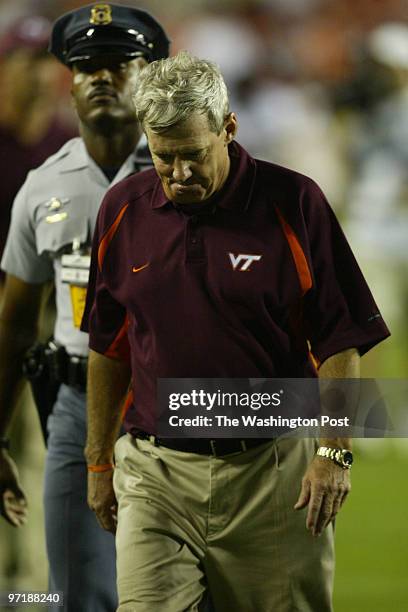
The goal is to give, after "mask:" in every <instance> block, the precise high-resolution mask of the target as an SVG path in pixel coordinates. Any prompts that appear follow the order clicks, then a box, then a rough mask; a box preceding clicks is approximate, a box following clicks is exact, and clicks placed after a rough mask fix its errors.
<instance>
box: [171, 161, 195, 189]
mask: <svg viewBox="0 0 408 612" xmlns="http://www.w3.org/2000/svg"><path fill="white" fill-rule="evenodd" d="M191 175H192V172H191V170H190V163H189V161H188V160H186V159H179V158H177V157H176V158H175V160H174V165H173V179H174V180H175V181H177V182H178V183H185V181H188V179H189V178H190V176H191Z"/></svg>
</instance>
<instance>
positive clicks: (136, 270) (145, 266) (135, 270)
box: [132, 263, 150, 272]
mask: <svg viewBox="0 0 408 612" xmlns="http://www.w3.org/2000/svg"><path fill="white" fill-rule="evenodd" d="M149 265H150V263H147V264H145V265H144V266H140V268H135V267H134V266H133V268H132V272H140V270H144V269H145V268H147V266H149Z"/></svg>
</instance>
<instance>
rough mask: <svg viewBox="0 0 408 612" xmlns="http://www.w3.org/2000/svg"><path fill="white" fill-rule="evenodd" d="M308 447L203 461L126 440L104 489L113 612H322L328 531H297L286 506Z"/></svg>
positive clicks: (310, 443)
mask: <svg viewBox="0 0 408 612" xmlns="http://www.w3.org/2000/svg"><path fill="white" fill-rule="evenodd" d="M315 449H316V446H315V441H314V440H312V439H298V440H296V439H291V438H286V439H283V438H282V439H279V440H278V441H276V442H275V441H274V442H267V443H266V444H264V445H262V446H259V447H257V448H254V449H251V450H249V451H247V452H245V453H236V454H232V455H228V456H225V457H223V458H219V457H207V456H203V455H196V454H191V453H181V452H178V451H173V450H170V449H167V448H164V447H155V446H154V445H153V444H152V443H150V442H149V441H146V440H135V439H133V438H132V437H131V436H129V435H127V436H124V437H122V438H120V439H119V440H118V442H117V444H116V449H115V454H116V462H117V467H116V470H115V475H114V486H115V492H116V496H117V498H118V503H119V511H118V530H117V536H116V548H117V573H118V592H119V602H120V605H119V608H118V610H119V611H120V612H185V611H187V610H188V611H197V610H200V602H201V600H202V598H203V595H204V593H205V591H206V589H207V587H209V589H210V591H211V595H212V598H213V601H214V605H215V609H216V611H217V612H329V611H330V610H331V609H332V608H331V595H332V582H333V570H334V552H333V528H332V525H330V526H329V527H328V528H327V529H326V530H325V531H324V532H323V534H322V535H321V536H320V537H319V538H313V537H312V535H311V534H310V532H309V531H307V530H306V527H305V522H306V511H305V510H302V511H295V510H293V505H294V504H295V502H296V499H297V497H298V495H299V491H300V483H301V479H302V476H303V474H304V472H305V469H306V466H307V465H308V463H309V461H310V460H311V458H312V456H313V453H314V452H315Z"/></svg>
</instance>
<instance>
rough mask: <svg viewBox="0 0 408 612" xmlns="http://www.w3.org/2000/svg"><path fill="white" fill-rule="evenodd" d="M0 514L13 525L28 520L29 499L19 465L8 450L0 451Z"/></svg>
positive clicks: (17, 525)
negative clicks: (20, 475) (21, 478)
mask: <svg viewBox="0 0 408 612" xmlns="http://www.w3.org/2000/svg"><path fill="white" fill-rule="evenodd" d="M0 514H1V515H2V516H4V518H5V519H6V521H8V522H9V523H10V525H13V527H21V526H22V525H25V523H26V522H27V500H26V497H25V495H24V492H23V490H22V489H21V486H20V482H19V478H18V470H17V466H16V464H15V463H14V461H13V460H12V458H11V457H10V455H9V454H8V453H7V451H6V450H2V451H0Z"/></svg>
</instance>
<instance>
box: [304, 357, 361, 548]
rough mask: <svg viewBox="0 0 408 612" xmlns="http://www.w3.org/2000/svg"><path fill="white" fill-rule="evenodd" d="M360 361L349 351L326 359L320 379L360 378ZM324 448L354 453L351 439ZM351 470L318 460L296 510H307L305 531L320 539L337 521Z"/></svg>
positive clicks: (309, 470) (322, 442)
mask: <svg viewBox="0 0 408 612" xmlns="http://www.w3.org/2000/svg"><path fill="white" fill-rule="evenodd" d="M359 376H360V357H359V354H358V352H357V350H356V349H348V350H346V351H342V352H341V353H338V354H337V355H333V356H332V357H329V358H328V359H326V361H325V362H324V363H323V364H322V365H321V367H320V369H319V378H329V379H330V378H344V379H348V378H359ZM320 445H321V446H328V447H330V448H345V449H348V450H351V439H350V438H325V437H322V438H320ZM350 489H351V484H350V470H348V469H344V468H342V467H341V466H339V465H337V464H336V463H334V462H333V461H331V460H330V459H327V458H325V457H318V456H315V457H314V458H313V460H312V462H311V463H310V465H309V467H308V468H307V470H306V473H305V475H304V477H303V479H302V488H301V491H300V495H299V498H298V500H297V502H296V504H295V509H296V510H300V509H301V508H305V507H306V506H308V513H307V518H306V527H307V529H310V530H311V532H312V533H313V535H315V536H318V535H320V534H321V532H322V531H323V529H325V527H327V525H328V524H329V523H330V522H331V521H332V520H333V519H334V518H335V516H336V514H337V513H338V511H339V510H340V508H341V506H342V505H343V503H344V501H345V499H346V497H347V495H348V493H349V491H350Z"/></svg>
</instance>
